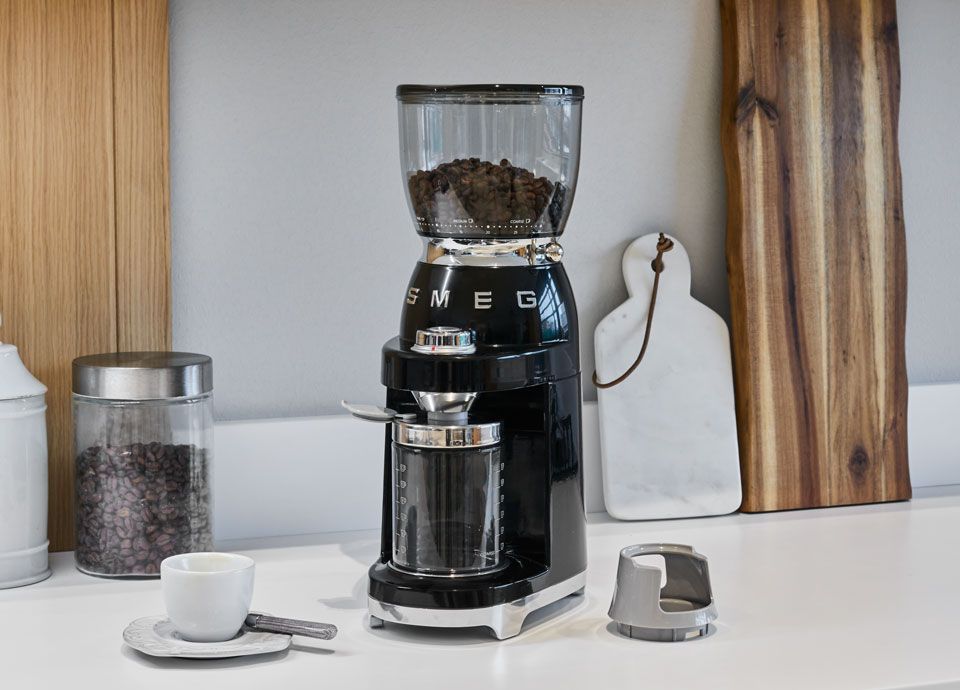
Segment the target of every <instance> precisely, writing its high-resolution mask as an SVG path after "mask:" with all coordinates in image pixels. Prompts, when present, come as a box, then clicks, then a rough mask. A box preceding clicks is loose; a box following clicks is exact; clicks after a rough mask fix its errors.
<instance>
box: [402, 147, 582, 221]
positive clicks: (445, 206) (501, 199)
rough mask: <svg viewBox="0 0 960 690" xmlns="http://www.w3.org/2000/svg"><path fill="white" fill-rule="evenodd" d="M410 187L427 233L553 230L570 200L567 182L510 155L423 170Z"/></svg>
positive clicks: (409, 182) (452, 162)
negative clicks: (515, 161)
mask: <svg viewBox="0 0 960 690" xmlns="http://www.w3.org/2000/svg"><path fill="white" fill-rule="evenodd" d="M407 186H408V189H409V192H410V199H411V203H412V205H413V212H414V215H415V216H416V218H417V222H418V223H419V225H420V230H421V232H423V233H425V234H428V235H438V236H458V235H462V236H471V237H484V236H491V237H514V236H531V235H552V234H555V233H556V232H557V231H558V229H559V228H560V227H561V226H562V222H563V218H564V214H565V211H566V204H567V203H568V201H569V200H568V199H567V193H566V188H565V187H564V186H563V184H561V183H559V182H557V183H553V182H551V181H550V180H549V179H547V178H546V177H538V176H536V175H535V174H534V173H532V172H530V171H529V170H527V169H525V168H521V167H517V166H514V165H511V163H510V161H509V160H507V159H506V158H504V159H502V160H501V161H500V162H499V163H492V162H489V161H482V160H480V159H479V158H458V159H456V160H453V161H450V162H449V163H441V164H440V165H438V166H437V167H436V168H434V169H432V170H417V171H416V172H415V173H413V174H412V175H411V176H410V178H409V180H408V182H407Z"/></svg>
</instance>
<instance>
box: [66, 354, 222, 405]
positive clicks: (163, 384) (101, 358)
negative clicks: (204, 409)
mask: <svg viewBox="0 0 960 690" xmlns="http://www.w3.org/2000/svg"><path fill="white" fill-rule="evenodd" d="M212 390H213V360H211V359H210V357H208V356H207V355H198V354H194V353H192V352H108V353H104V354H101V355H88V356H86V357H78V358H77V359H75V360H73V392H74V394H75V395H82V396H84V397H88V398H100V399H103V400H166V399H169V398H191V397H195V396H198V395H203V394H204V393H209V392H210V391H212Z"/></svg>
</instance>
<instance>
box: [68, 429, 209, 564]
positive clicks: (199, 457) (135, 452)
mask: <svg viewBox="0 0 960 690" xmlns="http://www.w3.org/2000/svg"><path fill="white" fill-rule="evenodd" d="M76 463H77V464H76V482H77V544H76V559H77V565H78V566H79V568H80V569H81V570H84V571H87V572H90V573H95V574H100V575H156V574H158V573H159V572H160V561H162V560H163V559H164V558H166V557H167V556H172V555H174V554H178V553H187V552H191V551H209V550H211V549H212V548H213V538H212V534H211V529H210V485H209V482H208V479H207V475H208V473H207V460H206V454H205V452H204V450H203V449H201V448H196V447H195V446H192V445H172V444H161V443H146V444H144V443H135V444H131V445H127V446H118V447H98V446H94V447H91V448H87V449H86V450H84V451H83V452H82V453H81V454H80V455H79V456H78V457H77V461H76Z"/></svg>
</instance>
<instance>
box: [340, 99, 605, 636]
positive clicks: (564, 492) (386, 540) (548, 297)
mask: <svg viewBox="0 0 960 690" xmlns="http://www.w3.org/2000/svg"><path fill="white" fill-rule="evenodd" d="M397 99H398V100H399V103H400V142H401V146H400V154H401V159H402V165H403V175H404V185H405V186H406V189H407V195H408V200H409V204H410V208H411V210H412V212H413V215H414V220H415V223H416V227H417V232H418V233H419V234H420V235H421V236H422V237H423V238H424V249H423V255H422V256H421V258H420V261H419V263H418V264H417V267H416V269H415V270H414V272H413V277H412V278H411V280H410V283H409V285H408V286H407V289H406V291H405V292H404V293H403V312H402V314H401V317H400V335H399V337H396V338H393V339H392V340H390V341H389V342H387V343H386V345H384V347H383V369H382V381H383V384H384V385H385V386H386V387H387V404H386V406H385V408H374V407H371V406H360V405H349V404H346V403H345V406H346V407H347V408H348V409H350V410H351V411H352V412H354V414H356V415H357V416H359V417H363V418H365V419H373V420H376V421H383V422H386V421H388V422H390V424H389V426H388V429H387V436H386V453H385V466H384V484H383V490H384V493H383V538H382V548H381V553H380V558H379V560H378V561H377V562H376V563H375V564H374V565H373V566H372V567H371V568H370V588H369V600H368V601H369V611H370V621H371V624H372V625H373V626H377V627H378V626H381V625H383V623H384V622H387V623H404V624H408V625H423V626H433V627H451V628H462V627H473V626H486V627H488V628H490V629H491V630H492V631H493V632H494V634H495V635H496V636H497V637H498V638H500V639H504V638H508V637H512V636H514V635H516V634H517V633H519V632H520V628H521V626H522V625H523V621H524V619H525V618H526V616H527V615H528V614H529V613H530V612H532V611H534V610H536V609H539V608H541V607H543V606H546V605H548V604H550V603H552V602H555V601H557V600H559V599H561V598H563V597H566V596H568V595H571V594H575V593H580V592H582V590H583V586H584V581H585V568H586V544H585V522H584V507H583V472H582V465H581V429H580V426H581V425H580V361H579V352H578V333H577V312H576V305H575V304H574V300H573V293H572V291H571V289H570V284H569V282H568V281H567V275H566V272H565V271H564V268H563V265H562V264H561V263H560V259H561V256H562V249H561V247H560V245H559V244H558V243H557V238H558V237H559V235H560V234H561V233H562V232H563V227H564V224H565V222H566V220H567V216H568V214H569V212H570V205H571V202H572V201H573V192H574V187H575V186H576V181H577V168H578V165H579V147H580V110H581V102H582V100H583V89H582V88H581V87H579V86H539V85H526V84H524V85H514V84H510V85H507V84H492V85H489V84H488V85H470V86H414V85H405V86H400V87H399V88H398V89H397Z"/></svg>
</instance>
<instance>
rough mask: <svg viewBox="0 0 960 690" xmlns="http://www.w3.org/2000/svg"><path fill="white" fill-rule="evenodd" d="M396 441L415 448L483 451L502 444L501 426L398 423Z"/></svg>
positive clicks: (496, 423) (396, 423)
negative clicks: (478, 449)
mask: <svg viewBox="0 0 960 690" xmlns="http://www.w3.org/2000/svg"><path fill="white" fill-rule="evenodd" d="M393 440H394V442H395V443H398V444H400V445H401V446H410V447H412V448H483V447H485V446H493V445H496V444H497V443H500V422H486V423H483V424H416V423H411V422H404V421H400V420H395V421H394V423H393Z"/></svg>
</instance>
